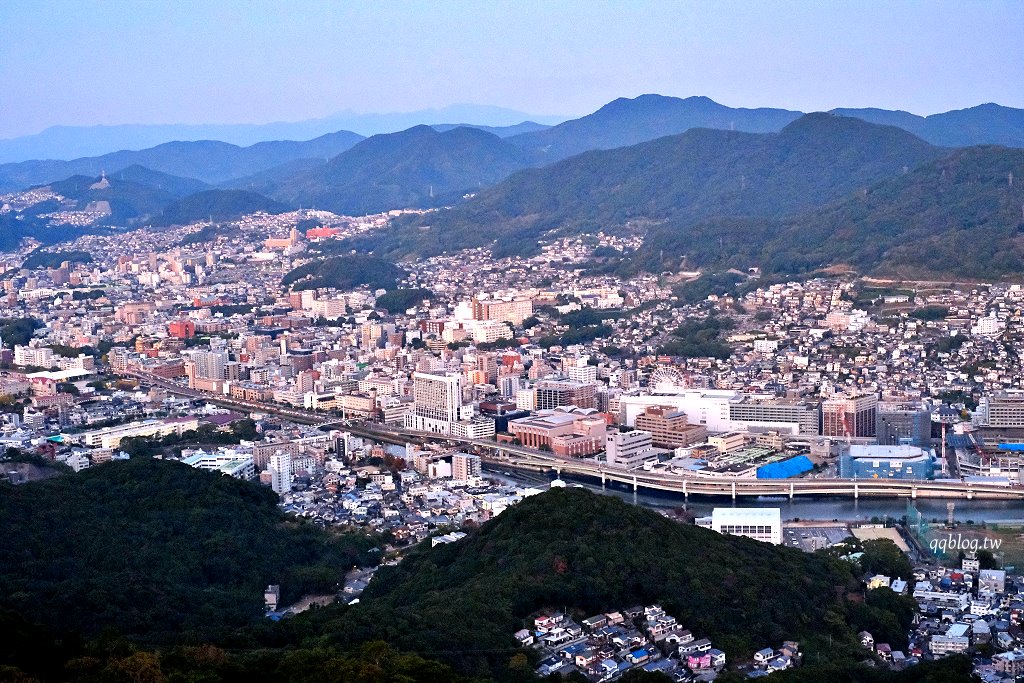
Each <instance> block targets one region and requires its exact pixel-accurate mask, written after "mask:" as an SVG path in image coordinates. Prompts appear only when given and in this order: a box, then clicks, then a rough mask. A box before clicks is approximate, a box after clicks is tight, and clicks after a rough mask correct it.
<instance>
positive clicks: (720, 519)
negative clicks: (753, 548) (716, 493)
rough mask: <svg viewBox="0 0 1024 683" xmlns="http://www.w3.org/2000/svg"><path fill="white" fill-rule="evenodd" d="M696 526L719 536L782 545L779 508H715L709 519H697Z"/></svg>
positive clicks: (780, 512)
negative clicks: (712, 531) (741, 537)
mask: <svg viewBox="0 0 1024 683" xmlns="http://www.w3.org/2000/svg"><path fill="white" fill-rule="evenodd" d="M697 526H702V527H705V528H707V529H713V530H715V531H717V532H718V533H720V534H730V535H732V536H746V537H747V538H753V539H754V540H757V541H762V542H763V543H771V544H773V545H781V544H782V509H781V508H715V509H714V510H712V511H711V516H710V517H701V518H699V519H697Z"/></svg>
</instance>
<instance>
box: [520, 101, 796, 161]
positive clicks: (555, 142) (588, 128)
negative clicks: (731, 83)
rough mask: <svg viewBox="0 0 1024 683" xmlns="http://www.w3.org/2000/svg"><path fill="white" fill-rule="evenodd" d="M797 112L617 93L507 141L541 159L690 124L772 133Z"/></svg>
mask: <svg viewBox="0 0 1024 683" xmlns="http://www.w3.org/2000/svg"><path fill="white" fill-rule="evenodd" d="M800 116H801V113H800V112H798V111H788V110H786V109H733V108H732V107H727V106H725V105H722V104H718V103H717V102H715V101H714V100H711V99H709V98H707V97H687V98H685V99H680V98H678V97H665V96H664V95H641V96H639V97H636V98H633V99H628V98H624V97H622V98H619V99H617V100H614V101H612V102H609V103H608V104H606V105H604V106H603V107H601V108H600V109H598V110H597V111H596V112H594V113H593V114H588V115H587V116H584V117H582V118H578V119H573V120H572V121H566V122H565V123H560V124H558V125H557V126H553V127H552V128H549V129H547V130H542V131H537V132H533V133H524V134H522V135H517V136H514V137H511V138H509V141H510V142H511V143H512V144H515V145H518V146H520V147H522V148H523V149H526V150H530V151H532V152H535V153H539V154H541V155H543V158H544V159H545V163H550V162H553V161H558V160H559V159H564V158H566V157H570V156H572V155H574V154H579V153H580V152H586V151H588V150H594V149H612V148H614V147H625V146H627V145H635V144H637V143H640V142H646V141H648V140H653V139H655V138H660V137H664V136H666V135H676V134H678V133H682V132H685V131H687V130H689V129H691V128H720V129H723V130H738V131H746V132H750V133H768V132H774V131H778V130H781V129H782V128H783V126H785V125H786V124H787V123H790V122H792V121H794V120H796V119H798V118H799V117H800Z"/></svg>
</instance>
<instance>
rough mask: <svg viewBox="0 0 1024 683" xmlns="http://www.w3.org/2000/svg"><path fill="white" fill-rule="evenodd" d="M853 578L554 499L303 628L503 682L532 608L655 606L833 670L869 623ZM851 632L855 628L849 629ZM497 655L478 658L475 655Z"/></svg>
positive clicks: (447, 548) (491, 525)
mask: <svg viewBox="0 0 1024 683" xmlns="http://www.w3.org/2000/svg"><path fill="white" fill-rule="evenodd" d="M857 586H858V582H857V581H856V580H855V579H854V575H853V570H852V568H851V566H850V565H848V564H847V563H845V562H843V561H842V560H838V559H833V558H829V557H824V556H819V555H808V554H806V553H802V552H800V551H797V550H792V549H788V548H784V547H776V546H771V545H766V544H763V543H759V542H757V541H753V540H750V539H746V538H738V537H732V536H722V535H719V534H717V533H715V532H713V531H710V530H707V529H702V528H698V527H695V526H684V525H680V524H678V523H676V522H673V521H670V520H668V519H666V518H664V517H662V516H660V515H658V514H656V513H654V512H652V511H650V510H647V509H644V508H640V507H637V506H632V505H629V504H627V503H624V502H622V501H620V500H618V499H616V498H612V497H607V496H599V495H596V494H593V493H589V492H587V491H583V490H580V489H552V490H551V491H549V492H546V493H544V494H542V495H538V496H535V497H531V498H528V499H526V500H525V501H523V502H522V503H520V504H518V505H516V506H515V507H513V508H510V509H509V510H507V511H506V512H504V513H502V515H501V516H500V517H498V518H497V519H495V520H493V521H491V522H488V523H487V524H485V525H483V527H481V529H480V530H479V531H478V532H476V533H473V534H471V535H470V536H469V537H468V538H467V539H464V540H463V541H460V542H459V543H456V544H452V545H443V546H438V547H436V548H429V547H428V546H426V545H424V546H420V547H419V548H417V549H416V550H415V551H414V552H412V553H410V554H409V555H408V556H407V557H406V558H405V559H404V560H403V561H402V562H401V564H399V565H398V566H396V567H384V568H382V569H381V570H380V571H379V572H378V574H377V576H376V577H375V578H374V580H373V582H372V583H371V584H370V586H369V588H368V589H367V591H366V592H365V593H364V594H363V599H362V601H361V602H360V604H359V605H358V606H356V607H353V608H350V609H348V610H347V611H344V612H340V613H335V612H334V611H332V610H324V611H322V612H320V613H319V614H318V615H314V616H312V617H311V619H312V625H309V626H307V631H308V632H311V633H321V634H322V635H321V636H320V639H319V641H318V642H321V643H324V644H331V645H335V646H341V647H344V648H348V647H352V646H353V645H354V644H356V643H358V642H361V641H362V640H365V639H375V638H380V639H384V640H387V641H388V642H390V643H392V644H393V645H395V646H396V647H398V648H399V649H406V650H411V651H415V652H442V653H454V654H453V656H451V657H447V658H448V659H449V660H451V661H453V662H455V663H456V664H457V665H458V666H459V668H461V669H462V670H465V671H478V670H484V669H487V668H488V667H489V666H490V667H496V668H497V669H500V668H502V667H503V666H504V665H505V663H506V662H507V661H508V658H509V655H508V654H507V649H508V648H514V644H515V641H514V640H513V639H512V634H513V633H514V632H515V631H516V630H518V629H519V628H522V627H523V625H524V619H525V618H526V617H527V616H529V615H530V614H532V613H533V612H535V611H536V610H540V609H543V608H557V609H561V608H566V609H569V610H573V611H574V612H578V613H579V614H581V615H584V616H589V614H592V613H594V612H597V611H608V610H614V609H621V608H625V607H629V606H632V605H635V604H645V603H654V602H657V603H661V604H662V605H663V606H664V607H665V609H666V610H667V611H668V612H669V613H670V614H672V615H674V616H676V617H677V618H678V619H679V621H680V622H681V623H682V624H683V626H684V627H685V628H688V629H690V630H692V631H693V632H694V633H695V634H697V635H698V636H706V637H709V638H711V639H712V641H713V642H714V643H715V645H716V646H717V647H720V648H723V649H724V650H725V651H726V652H727V653H729V654H730V656H732V657H750V656H751V655H752V653H753V652H754V651H755V650H757V649H760V648H761V647H764V646H765V644H768V643H777V642H781V641H782V640H783V639H796V640H800V641H803V642H805V643H806V645H807V648H808V651H809V652H812V653H822V652H823V651H824V648H825V647H827V642H828V638H829V636H831V638H832V641H833V650H832V655H830V656H833V655H834V657H835V658H836V659H838V660H842V659H843V658H845V657H847V656H848V655H849V653H850V652H852V651H853V648H854V647H855V644H854V634H855V633H856V632H857V630H858V627H859V626H863V625H865V622H866V621H872V624H871V625H872V626H874V623H873V620H875V619H877V618H879V614H880V613H879V612H878V611H876V610H874V609H872V608H866V610H867V611H866V612H865V613H864V614H861V615H860V616H859V617H857V618H854V617H853V616H852V612H850V611H849V610H848V603H847V602H846V600H845V596H846V595H847V593H848V591H852V590H856V589H857ZM858 620H860V621H858ZM492 651H493V652H499V653H506V654H503V655H501V656H495V657H488V656H487V655H486V654H477V653H481V652H484V653H486V652H492Z"/></svg>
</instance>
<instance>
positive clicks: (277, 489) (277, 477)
mask: <svg viewBox="0 0 1024 683" xmlns="http://www.w3.org/2000/svg"><path fill="white" fill-rule="evenodd" d="M269 469H270V474H271V479H270V488H272V489H274V493H276V494H277V495H281V494H282V493H288V492H289V491H291V490H292V456H291V453H275V454H274V455H272V456H270V465H269Z"/></svg>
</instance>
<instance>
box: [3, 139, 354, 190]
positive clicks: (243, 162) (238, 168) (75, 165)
mask: <svg viewBox="0 0 1024 683" xmlns="http://www.w3.org/2000/svg"><path fill="white" fill-rule="evenodd" d="M362 139H363V138H362V136H361V135H357V134H355V133H350V132H348V131H338V132H337V133H329V134H327V135H323V136H321V137H318V138H315V139H313V140H307V141H305V142H293V141H281V142H260V143H257V144H255V145H251V146H249V147H238V146H237V145H231V144H228V143H226V142H217V141H214V140H201V141H198V142H167V143H164V144H162V145H157V146H156V147H151V148H149V149H143V150H139V151H121V152H111V153H110V154H104V155H102V156H97V157H84V158H81V159H75V160H73V161H53V160H45V161H44V160H41V161H22V162H18V163H10V164H2V165H0V192H7V191H12V190H19V189H24V188H27V187H31V186H33V185H42V184H45V183H49V182H53V181H55V180H58V179H61V178H67V177H68V176H72V175H87V176H98V175H100V173H102V172H104V171H105V172H106V173H107V174H108V175H112V174H114V173H116V172H117V171H120V170H121V169H124V168H127V167H129V166H133V165H139V166H144V167H146V168H148V169H152V170H154V171H160V172H161V173H168V174H171V175H175V176H181V177H186V178H195V179H198V180H201V181H203V182H206V183H218V182H223V181H225V180H229V179H231V178H242V177H245V176H249V175H252V174H254V173H257V172H259V171H262V170H266V169H268V168H272V167H274V166H279V165H280V164H283V163H285V162H287V161H291V160H293V159H306V158H320V159H327V158H330V157H333V156H335V155H337V154H339V153H340V152H343V151H344V150H346V149H349V148H350V147H352V145H354V144H356V143H357V142H359V141H360V140H362Z"/></svg>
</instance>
